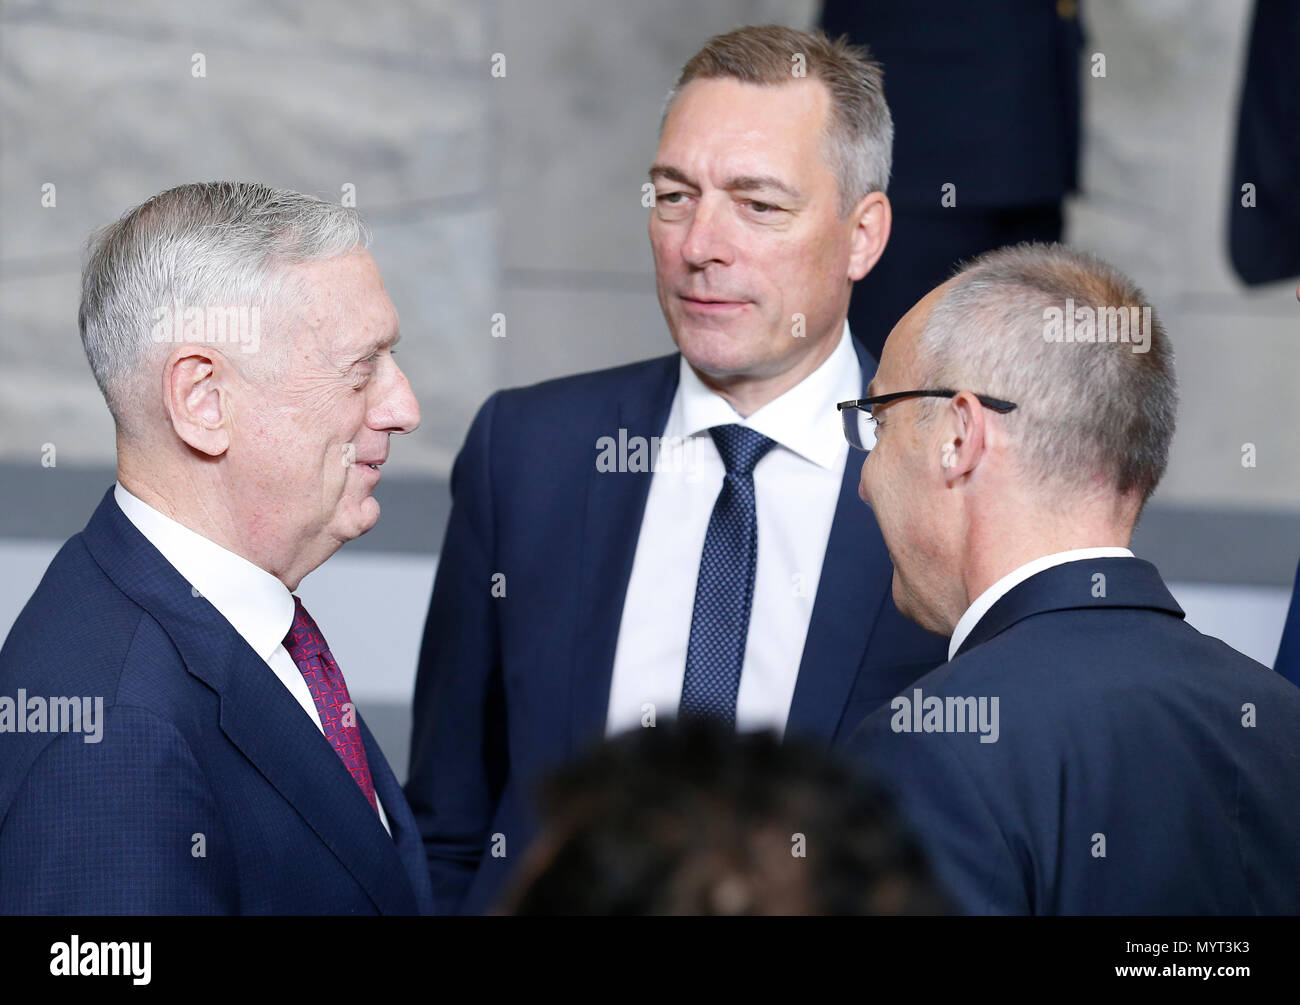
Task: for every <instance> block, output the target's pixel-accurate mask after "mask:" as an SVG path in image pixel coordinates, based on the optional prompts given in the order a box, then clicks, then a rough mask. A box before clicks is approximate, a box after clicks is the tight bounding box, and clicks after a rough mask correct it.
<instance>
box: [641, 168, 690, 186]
mask: <svg viewBox="0 0 1300 1005" xmlns="http://www.w3.org/2000/svg"><path fill="white" fill-rule="evenodd" d="M660 178H664V179H666V180H668V181H675V182H679V183H680V184H682V185H689V186H690V187H691V188H699V187H700V186H699V185H697V184H695V182H694V181H692V180H691V179H690V178H688V177H687V176H686V172H684V171H681V170H679V169H678V168H675V167H673V166H672V165H671V164H652V165H650V180H651V181H658V180H659V179H660Z"/></svg>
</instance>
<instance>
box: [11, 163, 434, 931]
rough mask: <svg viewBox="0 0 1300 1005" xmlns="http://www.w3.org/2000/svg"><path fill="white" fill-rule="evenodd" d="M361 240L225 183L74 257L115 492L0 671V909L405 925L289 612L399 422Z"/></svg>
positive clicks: (319, 210)
mask: <svg viewBox="0 0 1300 1005" xmlns="http://www.w3.org/2000/svg"><path fill="white" fill-rule="evenodd" d="M368 240H369V232H368V230H367V228H366V226H365V224H364V223H363V222H362V221H361V219H360V217H359V216H357V214H356V213H355V211H353V210H347V209H343V208H341V207H339V206H335V205H333V204H330V203H326V202H323V201H321V200H319V199H315V198H312V197H310V196H304V195H300V194H298V193H296V192H289V191H285V190H277V189H270V188H267V187H266V186H264V185H254V184H242V183H240V184H224V183H212V184H203V185H185V186H181V187H180V188H176V189H171V190H170V191H167V192H164V193H162V194H161V195H158V196H155V197H154V198H153V199H150V200H149V201H148V202H146V203H144V204H143V205H141V206H139V207H136V208H135V209H133V210H131V211H130V212H129V213H127V214H126V215H125V216H124V217H122V219H121V220H119V221H118V222H117V223H115V224H113V225H111V226H110V227H108V228H106V229H105V230H104V231H103V232H102V233H101V234H99V235H98V236H97V237H96V239H95V242H94V244H93V247H92V254H91V257H90V260H89V263H88V264H87V266H86V271H85V275H84V278H83V295H82V304H81V315H80V321H81V334H82V341H83V343H84V345H85V349H86V355H87V357H88V359H89V361H90V365H91V369H92V370H93V372H94V374H95V377H96V379H97V380H98V381H99V384H100V387H101V389H102V390H103V392H104V395H105V398H106V400H107V402H108V405H109V409H110V411H111V412H112V413H113V417H114V420H115V422H116V427H117V443H118V481H117V485H116V486H114V487H113V488H112V489H110V490H109V491H108V493H107V494H106V495H105V496H104V499H103V501H102V502H101V503H100V505H99V508H98V509H97V510H96V512H95V514H94V516H93V517H92V518H91V520H90V523H89V524H88V525H87V527H86V529H85V530H84V531H82V532H81V533H80V534H77V535H76V536H75V537H73V538H72V539H71V540H69V541H68V542H67V544H65V545H64V546H63V548H62V549H61V550H60V551H59V553H58V555H57V556H56V557H55V559H54V561H53V562H52V563H51V565H50V568H49V570H48V571H47V572H46V574H45V577H44V578H43V579H42V581H41V583H40V585H39V586H38V587H37V589H36V592H35V593H34V594H33V596H32V598H31V600H30V601H29V602H28V604H27V606H26V607H25V608H24V609H23V611H22V613H21V614H20V615H19V617H18V620H17V621H16V622H15V623H14V626H13V629H12V630H11V631H10V633H9V637H8V639H7V641H6V642H5V645H4V648H3V650H0V912H4V913H43V914H44V913H53V914H128V913H131V914H134V913H146V914H209V913H212V914H375V913H382V914H414V913H426V912H430V911H431V910H432V908H433V902H432V896H431V893H430V889H429V881H428V873H427V870H426V869H425V867H424V859H423V849H422V846H421V844H420V840H419V835H418V831H417V830H416V826H415V821H414V819H413V818H412V816H411V812H410V809H409V807H407V805H406V803H405V800H404V798H403V795H402V791H401V788H400V787H399V786H398V784H397V780H396V778H395V777H394V775H393V772H392V770H391V769H390V768H389V766H388V763H387V762H386V761H385V759H384V755H383V753H382V751H381V750H380V749H379V747H378V746H377V745H376V743H375V740H374V737H373V736H372V735H371V733H370V731H369V730H368V729H367V728H366V724H365V721H364V720H363V719H362V718H361V716H360V715H359V714H358V713H357V711H356V709H355V708H354V707H353V705H352V703H351V700H350V697H349V695H348V690H347V685H346V682H345V680H344V677H343V674H342V672H341V670H340V668H339V666H338V663H337V661H336V660H335V659H334V657H333V655H332V654H331V653H330V650H329V645H328V643H327V642H326V639H325V637H324V635H323V634H322V632H321V629H320V627H318V626H317V625H316V623H315V622H314V621H313V620H312V618H311V616H310V615H309V614H308V613H307V611H306V609H305V608H304V607H303V605H302V603H301V601H299V600H298V598H297V597H295V596H294V595H293V593H292V591H293V590H295V589H296V588H297V586H298V583H299V581H300V580H301V579H302V577H303V576H305V575H306V574H307V573H309V572H310V571H311V570H312V569H314V568H316V567H317V566H319V565H320V564H321V563H322V562H324V561H325V560H326V559H327V558H328V557H329V556H330V555H331V554H333V552H334V551H335V550H337V548H338V547H339V546H340V545H341V544H342V543H343V542H344V541H346V540H349V539H351V538H354V537H357V536H358V535H360V534H363V533H365V531H367V530H369V529H370V527H372V526H373V525H374V524H375V522H376V520H377V519H378V517H379V505H378V503H377V502H376V501H375V499H374V496H373V494H372V491H373V488H374V486H375V484H376V483H377V482H378V480H379V465H380V464H382V463H383V462H384V460H385V459H386V458H387V456H388V443H389V437H390V436H391V435H392V434H394V433H406V432H410V431H411V430H413V429H415V428H416V426H417V425H418V424H419V414H420V413H419V407H418V406H417V405H416V402H415V399H414V397H413V396H412V394H411V390H410V386H409V385H408V384H407V382H406V378H405V376H404V375H403V374H402V372H401V370H400V369H398V367H397V365H396V363H394V362H393V359H392V354H391V352H390V350H391V347H392V345H393V343H395V342H396V341H397V338H398V333H397V314H396V312H395V311H394V309H393V305H392V303H391V301H390V300H389V299H388V295H387V293H386V292H385V291H384V285H383V282H382V280H381V279H380V276H379V270H378V269H377V268H376V266H375V263H374V260H373V259H372V258H371V257H370V255H369V254H368V253H366V251H365V250H364V249H365V246H366V244H367V242H368ZM56 708H57V710H58V714H57V715H56V714H54V713H55V709H56Z"/></svg>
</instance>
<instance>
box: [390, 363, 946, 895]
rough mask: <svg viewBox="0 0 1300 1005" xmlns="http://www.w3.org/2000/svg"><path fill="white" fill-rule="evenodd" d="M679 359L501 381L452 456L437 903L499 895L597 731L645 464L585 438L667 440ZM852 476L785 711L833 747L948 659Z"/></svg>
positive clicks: (434, 633) (415, 747)
mask: <svg viewBox="0 0 1300 1005" xmlns="http://www.w3.org/2000/svg"><path fill="white" fill-rule="evenodd" d="M858 352H859V360H860V362H861V363H862V365H863V379H862V384H863V387H864V388H865V387H866V384H867V382H868V380H870V378H871V376H872V374H873V373H874V372H875V363H874V362H873V361H872V360H871V358H870V357H869V356H866V355H865V353H864V352H863V351H862V350H861V349H860V348H859V349H858ZM679 358H680V357H679V356H677V355H672V356H665V357H662V358H659V359H653V360H649V361H647V362H642V363H636V364H633V365H630V366H624V367H619V368H617V369H613V370H606V371H602V372H598V373H588V374H581V375H578V376H575V377H567V378H564V379H561V380H554V381H549V382H547V383H543V384H539V385H536V386H534V387H529V388H523V389H515V390H508V391H501V392H498V393H497V394H495V395H493V396H492V397H491V398H489V399H488V401H487V402H486V403H485V404H484V405H483V407H482V409H480V411H479V413H478V416H477V417H476V418H475V420H474V423H473V426H472V427H471V428H470V431H469V435H468V437H467V439H466V441H465V445H464V447H463V448H462V450H461V452H460V455H459V456H458V457H457V459H456V463H455V467H454V468H453V471H452V496H453V505H452V512H451V517H450V521H449V523H448V526H447V533H446V540H445V542H444V544H443V548H442V553H441V557H440V559H439V566H438V574H437V579H436V581H435V583H434V589H433V600H432V603H431V605H430V608H429V617H428V622H427V624H426V626H425V632H424V644H423V648H422V650H421V653H420V667H419V676H418V679H417V682H416V689H415V724H414V733H413V737H412V744H411V771H410V777H409V780H408V782H407V786H406V792H407V796H408V798H409V799H410V802H411V807H412V809H413V810H414V811H415V815H416V819H417V820H418V821H419V824H420V829H421V832H422V833H423V835H424V840H425V846H426V849H427V851H428V856H429V868H430V870H431V874H432V876H433V886H434V897H435V899H436V900H437V901H438V903H439V906H440V907H442V906H443V905H448V904H455V905H459V907H460V909H462V910H464V911H466V912H479V911H482V910H484V909H487V908H489V907H491V906H492V904H493V902H494V901H495V900H496V899H497V897H498V895H499V893H500V888H501V883H502V880H503V878H504V877H505V876H506V875H507V873H508V871H509V870H510V868H511V867H512V866H513V865H514V864H515V863H516V862H517V861H518V859H519V856H520V853H521V852H522V851H523V849H524V846H525V845H526V844H527V842H528V841H529V840H530V838H531V837H532V835H533V832H534V829H535V820H534V804H533V800H534V785H535V783H536V781H537V780H538V779H539V777H540V776H541V775H543V774H544V773H545V772H547V771H548V770H549V769H552V768H554V767H557V766H558V765H560V764H562V763H564V762H566V761H568V760H570V759H571V758H573V757H574V756H575V755H577V754H578V753H579V752H580V751H582V750H583V749H584V748H585V747H587V746H588V745H590V744H592V743H595V742H597V741H599V740H600V739H601V738H602V737H603V735H604V729H605V719H606V711H607V705H608V702H609V689H610V680H611V675H612V672H613V664H614V649H615V645H616V643H617V640H618V632H619V625H620V621H621V618H622V613H623V600H624V596H625V594H626V591H627V584H628V579H629V577H630V575H631V572H632V560H633V557H634V555H635V552H636V547H637V538H638V534H639V529H640V526H641V518H642V514H643V513H644V510H645V503H646V496H647V494H648V492H649V489H650V481H651V477H652V475H651V473H649V472H645V473H640V472H626V473H609V472H604V473H602V472H599V471H597V468H596V457H597V449H596V442H597V440H598V439H599V438H600V437H603V436H613V437H615V438H617V436H618V432H619V430H620V429H625V430H627V435H628V437H629V438H630V437H633V436H642V437H645V438H646V439H649V438H650V437H653V436H659V435H661V434H662V432H663V429H664V426H665V424H666V422H667V420H668V412H669V409H670V407H671V405H672V401H673V396H674V394H675V393H676V390H677V378H678V372H679V362H678V361H679ZM860 470H861V456H860V455H859V456H856V457H855V456H852V455H850V457H849V458H848V460H847V462H846V464H845V468H844V477H843V481H842V484H841V490H840V499H839V503H838V504H837V508H836V511H835V518H834V522H833V525H832V527H831V532H830V538H829V542H828V545H827V550H826V558H825V563H824V565H823V568H822V574H821V580H820V583H819V586H818V590H817V596H816V598H815V600H814V605H813V613H812V621H811V624H810V625H809V628H808V636H807V639H806V641H805V645H804V651H803V658H802V661H801V663H800V667H799V674H798V680H797V684H796V686H795V691H794V698H793V701H792V704H791V707H790V714H789V719H788V722H787V735H790V736H801V737H804V738H809V739H813V740H816V741H820V742H822V743H824V744H827V745H830V744H832V743H834V742H836V741H837V740H838V739H841V738H845V737H847V736H848V735H849V734H850V733H851V732H852V729H853V727H854V726H855V725H857V723H859V722H860V721H861V720H862V719H863V718H865V717H866V715H867V713H868V712H870V711H872V710H873V709H874V708H876V707H877V706H878V705H879V704H880V703H881V702H882V701H885V700H887V699H888V698H889V697H890V696H892V695H893V694H895V693H897V691H898V689H899V688H900V687H902V686H904V685H906V684H907V683H908V682H910V681H912V680H914V679H915V678H917V677H919V676H920V675H921V674H922V673H924V672H926V671H927V670H929V669H930V668H932V667H934V666H935V665H936V664H938V663H939V662H940V661H941V660H942V659H943V658H944V655H945V652H946V650H945V644H944V640H942V639H940V638H939V637H938V636H935V635H930V634H928V633H926V632H923V631H922V630H921V629H919V628H917V627H916V626H915V625H913V624H912V623H911V622H909V621H907V620H906V619H905V618H904V617H903V616H902V615H901V614H899V613H898V610H897V608H895V607H894V604H893V600H892V599H891V596H890V583H891V580H892V576H893V568H892V566H891V564H890V561H889V555H888V553H887V552H886V550H885V545H884V541H883V540H882V538H881V536H880V531H879V530H878V529H877V527H876V524H875V521H874V519H873V518H872V516H871V513H870V511H869V510H868V509H867V508H866V507H865V506H863V505H862V502H861V501H860V500H859V498H858V495H857V482H858V474H859V471H860ZM498 574H500V575H501V576H504V580H500V579H497V580H496V582H497V584H498V587H500V586H501V585H504V589H505V596H494V595H493V585H494V578H493V577H494V576H497V575H498ZM496 592H498V593H499V592H500V588H498V590H497V591H496ZM669 669H671V670H672V671H673V672H681V668H677V667H674V668H669ZM496 835H500V837H495V836H496ZM503 843H504V847H503ZM503 851H504V854H501V852H503ZM494 853H495V854H494Z"/></svg>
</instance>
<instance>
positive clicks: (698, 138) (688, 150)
mask: <svg viewBox="0 0 1300 1005" xmlns="http://www.w3.org/2000/svg"><path fill="white" fill-rule="evenodd" d="M829 109H830V94H829V92H828V91H827V90H826V86H825V84H823V83H822V82H821V81H820V80H817V79H815V78H811V77H808V78H801V79H799V80H792V81H789V82H787V83H780V84H751V83H748V82H746V81H741V80H736V79H735V78H732V77H699V78H696V79H695V80H692V81H691V82H690V83H688V84H686V85H685V86H684V87H683V88H682V90H681V92H680V93H679V94H678V95H677V97H676V98H675V100H674V101H673V103H672V106H671V107H670V108H669V109H668V114H667V115H666V116H665V118H664V124H663V129H662V130H661V132H660V136H659V151H658V152H659V155H660V156H661V157H662V156H668V157H670V158H678V157H680V158H690V157H691V156H692V155H697V156H698V155H701V154H704V153H709V152H713V153H716V154H717V155H719V156H720V155H722V154H724V153H725V154H727V155H729V159H731V158H737V157H738V158H742V159H743V158H744V157H746V156H748V157H751V158H761V159H763V160H764V161H766V160H770V159H771V158H774V157H775V158H781V157H784V158H786V159H788V161H789V166H790V168H791V170H794V169H798V168H806V167H808V166H809V165H808V163H807V162H808V161H809V159H810V158H809V155H810V153H812V152H821V151H822V148H823V140H824V138H825V127H826V122H827V115H828V113H829ZM818 160H820V158H818Z"/></svg>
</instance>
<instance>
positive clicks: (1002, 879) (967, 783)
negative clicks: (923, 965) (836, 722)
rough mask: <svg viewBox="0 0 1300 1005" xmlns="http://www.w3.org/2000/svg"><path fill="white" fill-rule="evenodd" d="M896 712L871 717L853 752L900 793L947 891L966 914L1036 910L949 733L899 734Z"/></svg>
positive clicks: (902, 808)
mask: <svg viewBox="0 0 1300 1005" xmlns="http://www.w3.org/2000/svg"><path fill="white" fill-rule="evenodd" d="M892 714H893V712H892V709H891V708H890V707H889V706H886V707H884V708H882V709H880V710H879V711H878V712H876V713H874V714H873V715H871V716H870V717H869V718H868V719H867V720H866V721H865V722H864V723H863V725H862V727H861V729H859V730H858V732H857V733H856V734H855V735H854V736H853V738H852V740H851V741H850V744H849V750H848V753H849V755H850V756H851V757H852V759H853V761H854V762H855V764H856V765H857V766H858V767H859V769H861V770H862V771H863V772H864V774H866V775H867V777H869V778H870V779H872V780H873V781H875V782H877V783H879V784H882V785H884V787H885V788H886V789H887V790H888V791H889V793H890V794H891V796H892V797H893V798H894V800H895V804H896V806H897V809H898V812H899V814H900V815H901V816H902V818H903V820H904V822H905V824H906V825H907V826H908V828H909V829H910V830H911V831H912V833H913V834H914V835H915V836H916V838H917V840H918V841H919V843H920V845H921V847H922V849H923V850H924V852H925V856H926V859H927V860H928V862H929V864H930V868H931V869H932V870H933V872H934V876H935V879H936V880H937V881H938V882H939V885H940V886H941V888H942V889H943V891H944V893H945V894H946V895H947V896H948V898H949V900H950V901H951V902H952V904H953V905H954V906H955V907H956V908H957V909H958V910H959V911H960V912H961V913H963V914H1028V913H1030V910H1031V904H1030V898H1029V894H1028V891H1027V889H1026V884H1025V878H1024V873H1023V871H1022V869H1021V867H1020V864H1019V861H1018V859H1017V857H1016V855H1015V854H1014V853H1013V852H1012V850H1011V846H1010V844H1009V843H1008V841H1007V838H1006V835H1005V833H1004V831H1003V828H1002V827H1001V826H1000V825H999V822H998V819H997V817H996V815H995V813H994V811H993V809H992V807H991V806H990V805H989V802H988V801H987V799H986V798H985V795H984V793H983V792H982V788H981V785H980V784H979V780H978V779H977V778H975V777H974V776H973V774H972V773H971V772H970V770H969V769H968V768H967V767H966V766H965V765H964V764H963V763H962V761H961V759H960V758H959V757H958V755H957V753H956V752H955V751H954V750H953V747H952V743H951V737H949V736H947V735H945V734H942V733H895V732H894V731H893V730H892V729H891V728H890V717H891V715H892ZM962 739H969V737H962Z"/></svg>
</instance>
